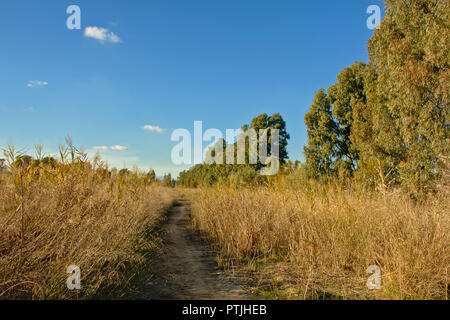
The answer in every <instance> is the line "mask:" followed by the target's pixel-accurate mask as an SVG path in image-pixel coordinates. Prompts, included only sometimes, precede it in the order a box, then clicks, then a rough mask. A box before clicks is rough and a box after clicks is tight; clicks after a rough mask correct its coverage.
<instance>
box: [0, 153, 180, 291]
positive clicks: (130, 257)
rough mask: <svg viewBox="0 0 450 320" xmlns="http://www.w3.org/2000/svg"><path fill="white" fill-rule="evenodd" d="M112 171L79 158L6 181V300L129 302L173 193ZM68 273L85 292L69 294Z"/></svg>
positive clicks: (2, 188) (0, 211) (19, 172)
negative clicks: (74, 272) (75, 270)
mask: <svg viewBox="0 0 450 320" xmlns="http://www.w3.org/2000/svg"><path fill="white" fill-rule="evenodd" d="M15 160H17V159H15ZM19 161H20V160H19ZM96 161H97V160H96ZM105 169H106V168H105V167H104V166H103V165H102V164H100V163H98V162H94V163H90V162H88V161H84V160H82V159H79V158H78V159H74V160H67V161H64V162H57V163H55V164H53V165H50V164H48V163H47V164H46V163H44V162H41V163H39V164H37V165H33V166H16V167H15V168H14V169H13V170H12V173H11V174H3V175H0V230H1V232H0V299H16V298H26V299H31V298H32V299H86V298H99V297H100V298H107V297H110V296H112V297H114V298H118V297H122V296H123V297H127V296H129V295H130V292H132V291H133V288H134V287H133V286H134V279H135V278H136V277H137V276H138V275H139V272H140V271H142V270H141V269H142V268H144V266H145V265H146V263H147V261H148V256H149V254H151V253H152V252H153V251H154V250H155V249H156V248H157V247H158V245H159V239H158V238H157V237H156V236H155V235H153V233H152V232H153V231H152V229H153V228H154V226H155V225H156V223H157V222H158V221H159V220H160V219H161V218H162V216H163V213H164V212H165V210H166V209H167V208H168V207H170V206H171V204H172V202H173V200H174V192H173V191H172V190H171V189H168V188H163V187H161V186H158V185H155V184H152V185H149V184H148V183H147V182H146V181H145V179H143V178H142V177H140V176H139V175H138V174H129V175H126V176H120V175H119V174H118V173H117V171H113V172H112V173H108V170H105ZM69 265H77V266H79V267H80V269H81V276H82V283H81V286H82V288H81V290H80V291H77V290H74V291H70V290H68V289H67V287H66V279H67V277H68V274H66V269H67V267H68V266H69Z"/></svg>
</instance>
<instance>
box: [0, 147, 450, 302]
mask: <svg viewBox="0 0 450 320" xmlns="http://www.w3.org/2000/svg"><path fill="white" fill-rule="evenodd" d="M6 155H7V156H8V160H9V163H10V166H9V167H10V171H9V172H3V173H1V174H0V230H1V232H0V299H20V298H25V299H89V298H129V297H132V296H133V293H135V292H138V290H139V289H138V288H137V286H139V278H140V277H141V276H142V274H145V273H148V272H149V270H148V263H149V261H150V260H151V255H152V254H153V253H154V252H156V251H157V250H158V249H159V248H160V245H161V240H160V237H159V235H158V233H157V232H156V231H155V230H156V229H157V228H158V225H159V222H160V221H162V219H164V217H165V214H164V213H165V212H166V211H167V209H168V208H169V207H171V206H172V204H173V202H174V200H175V199H176V197H177V195H178V194H180V193H181V194H183V195H184V196H185V198H186V199H187V200H189V202H190V205H191V212H192V224H193V226H194V227H195V228H197V229H198V230H200V231H201V232H202V233H203V234H204V235H206V237H207V238H208V239H209V240H210V242H211V243H212V245H213V248H214V250H215V253H216V255H217V257H216V258H217V261H218V262H219V266H221V267H224V268H226V269H230V270H240V271H244V272H249V274H250V277H251V279H252V280H253V283H254V287H255V289H256V291H257V293H259V294H260V296H261V297H263V298H271V299H447V298H448V265H449V244H450V241H449V240H450V239H449V233H448V230H449V222H450V221H449V215H448V212H450V201H449V199H450V195H449V188H448V187H447V186H443V187H441V188H439V189H438V190H439V191H437V192H436V193H434V194H431V195H428V196H427V197H426V198H424V199H421V200H420V201H419V200H417V199H412V198H411V197H409V196H408V195H407V194H406V193H404V192H402V191H400V190H394V189H392V190H390V191H385V192H375V191H370V190H368V189H365V188H363V187H361V186H357V185H355V186H347V187H345V188H344V187H343V186H342V185H340V184H339V183H328V184H320V183H318V182H312V181H310V182H306V181H303V182H302V180H301V179H300V178H298V179H297V178H296V177H295V173H293V174H291V176H289V177H288V179H286V180H284V178H283V177H281V178H280V179H278V180H277V181H276V182H275V183H272V184H269V185H266V186H260V187H253V188H250V187H243V186H239V187H232V186H227V185H216V186H214V187H205V188H199V189H186V188H176V189H173V188H166V187H163V186H161V184H160V183H158V182H155V181H149V180H148V176H147V175H145V174H144V173H142V172H139V170H138V169H136V170H135V171H134V172H125V173H123V172H121V171H117V170H110V169H109V168H108V167H107V165H106V164H105V163H103V162H102V161H100V159H98V158H95V159H94V160H93V161H91V162H90V161H88V160H87V159H86V158H84V155H83V154H82V153H78V152H77V151H76V149H74V148H73V147H72V146H71V145H70V144H69V146H68V147H67V148H66V149H61V159H62V160H60V161H49V159H48V158H47V159H45V158H43V159H41V158H40V157H37V160H33V161H31V162H30V161H28V162H27V161H26V159H25V158H21V157H19V156H17V154H15V152H14V150H13V148H12V149H9V151H8V150H7V152H6ZM289 179H290V180H294V181H296V183H295V185H292V184H289V183H287V182H289V181H288V180H289ZM177 189H178V190H177ZM69 265H77V266H79V267H80V269H81V274H82V289H81V290H80V291H77V290H74V291H71V290H68V289H67V286H66V280H67V277H68V275H67V273H66V270H67V267H68V266H69ZM371 265H376V266H379V267H380V269H381V289H380V290H369V289H368V288H367V287H366V281H367V278H368V277H369V274H367V272H366V270H367V268H368V267H369V266H371ZM234 267H237V268H234Z"/></svg>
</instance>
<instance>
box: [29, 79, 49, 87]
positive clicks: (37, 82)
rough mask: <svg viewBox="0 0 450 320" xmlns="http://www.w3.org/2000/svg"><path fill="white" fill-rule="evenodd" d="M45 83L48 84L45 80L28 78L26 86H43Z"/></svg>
mask: <svg viewBox="0 0 450 320" xmlns="http://www.w3.org/2000/svg"><path fill="white" fill-rule="evenodd" d="M47 85H48V82H47V81H40V80H28V83H27V87H28V88H35V87H44V86H47Z"/></svg>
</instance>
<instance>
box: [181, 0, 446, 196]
mask: <svg viewBox="0 0 450 320" xmlns="http://www.w3.org/2000/svg"><path fill="white" fill-rule="evenodd" d="M385 5H386V16H385V18H384V19H383V21H382V23H381V26H380V28H378V29H377V30H376V31H375V33H374V35H373V37H372V38H371V39H370V40H369V43H368V53H369V61H368V63H363V62H355V63H354V64H353V65H351V66H349V67H347V68H345V69H344V70H342V71H341V72H340V73H339V75H338V76H337V82H336V83H335V84H333V85H332V86H330V87H329V88H328V89H326V90H325V89H319V90H318V91H317V93H316V94H315V97H314V100H313V103H312V105H311V107H310V109H309V111H308V112H307V113H306V114H305V117H304V121H305V124H306V126H307V135H308V141H307V144H306V146H304V148H303V151H304V155H305V164H304V165H303V166H298V165H297V164H296V165H295V167H298V168H300V169H301V170H303V171H304V174H305V175H306V176H307V177H309V178H313V179H323V178H325V179H327V178H337V179H339V180H340V181H347V180H352V181H353V180H355V181H359V182H362V183H364V184H368V185H370V186H373V187H377V188H379V189H386V188H388V187H392V186H403V187H405V188H406V189H408V190H409V191H411V192H424V191H428V190H432V189H433V188H434V186H435V185H436V183H437V182H438V181H441V178H443V177H444V176H445V175H447V177H448V167H449V124H450V121H449V92H450V72H449V64H450V52H449V51H450V38H449V37H450V17H449V14H450V8H449V3H448V1H442V0H387V1H385ZM248 128H253V129H265V128H278V129H280V132H281V134H280V159H279V160H280V164H281V165H282V171H281V172H280V174H285V173H286V169H288V170H291V169H292V163H290V164H289V165H286V162H287V159H288V155H287V151H286V146H287V142H288V139H289V134H288V133H287V132H286V123H285V122H284V120H283V118H282V117H281V115H280V114H275V115H272V116H268V115H267V114H261V115H259V116H257V117H255V118H254V119H253V120H252V121H251V124H250V126H248V125H244V126H243V127H242V131H243V132H245V130H247V129H248ZM219 143H221V144H222V145H223V148H224V150H225V146H226V143H225V142H224V141H220V142H219ZM247 148H248V146H247ZM212 152H214V151H212ZM235 154H236V152H235ZM262 165H263V164H261V163H258V164H257V165H237V164H233V165H217V164H207V163H205V164H200V165H196V166H194V167H193V168H191V169H190V170H187V171H183V172H181V173H180V175H179V178H178V183H179V184H180V185H183V186H189V187H196V186H199V185H212V184H215V183H218V182H223V181H229V180H232V181H235V182H236V183H237V184H249V183H264V181H265V180H267V178H266V177H261V176H259V175H258V173H257V170H258V169H259V168H260V167H261V166H262Z"/></svg>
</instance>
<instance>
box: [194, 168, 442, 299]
mask: <svg viewBox="0 0 450 320" xmlns="http://www.w3.org/2000/svg"><path fill="white" fill-rule="evenodd" d="M291 178H293V177H290V178H289V179H288V178H287V177H285V178H283V179H282V180H281V181H279V183H277V184H276V185H275V186H273V187H270V188H267V187H260V188H254V187H253V188H239V189H235V188H227V187H224V186H222V187H220V188H201V189H187V190H185V194H186V196H187V198H188V199H189V201H190V202H191V207H192V216H193V223H194V226H195V227H196V228H198V229H199V230H200V231H201V232H203V233H204V234H205V235H206V236H207V237H208V238H209V239H210V240H211V242H212V243H213V244H214V248H215V250H216V252H217V255H218V261H219V263H220V264H221V265H222V266H223V267H225V268H226V267H230V266H240V267H241V269H242V268H243V269H244V270H248V271H251V272H252V274H253V278H254V280H255V286H256V289H257V290H258V292H259V293H260V294H263V295H264V294H266V295H267V297H269V298H281V299H445V298H446V294H447V267H448V259H447V256H448V244H449V236H448V229H449V222H450V221H449V215H448V212H449V210H450V205H449V201H448V199H449V192H448V189H443V190H441V191H440V192H439V193H438V194H437V195H434V196H433V197H430V198H428V199H427V202H426V204H418V203H416V202H415V201H413V200H411V199H410V198H409V197H408V196H407V195H405V194H403V193H399V192H394V191H393V192H389V193H386V194H385V195H384V196H380V195H379V194H378V193H374V192H373V193H372V192H367V190H365V189H358V188H348V189H345V188H342V187H341V186H340V185H339V184H338V183H336V184H332V183H329V184H327V185H323V184H319V183H315V182H308V181H307V180H306V181H305V180H302V179H303V178H302V177H300V176H296V177H295V180H293V179H291ZM290 179H291V180H290ZM293 181H295V184H293ZM371 265H377V266H379V267H380V268H381V279H382V280H381V281H382V285H381V290H368V289H367V286H366V281H367V279H368V277H369V276H370V275H369V274H367V273H366V269H367V268H368V267H369V266H371Z"/></svg>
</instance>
